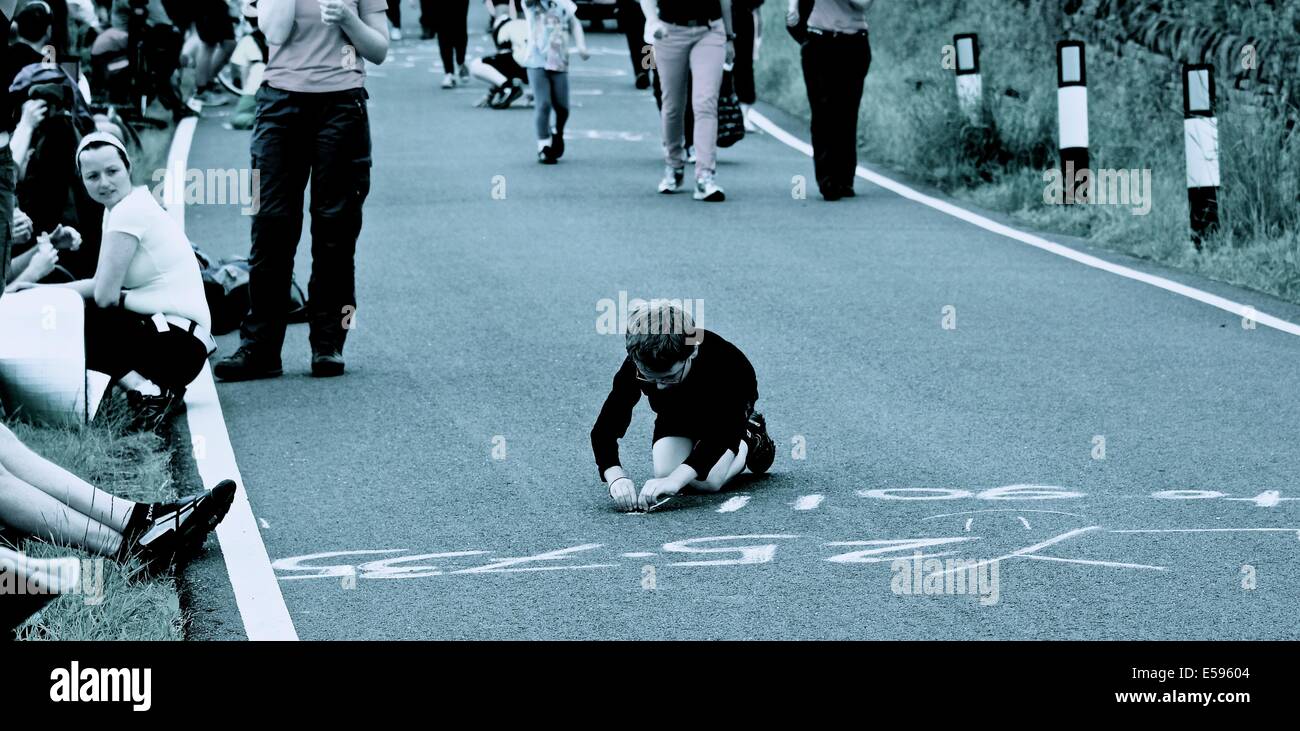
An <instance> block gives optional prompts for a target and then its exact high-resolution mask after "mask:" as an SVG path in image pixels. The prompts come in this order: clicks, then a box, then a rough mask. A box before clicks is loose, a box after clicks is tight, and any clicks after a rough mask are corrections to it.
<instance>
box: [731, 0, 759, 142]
mask: <svg viewBox="0 0 1300 731" xmlns="http://www.w3.org/2000/svg"><path fill="white" fill-rule="evenodd" d="M762 6H763V0H731V27H732V28H734V29H735V31H736V63H735V65H734V67H733V68H732V71H731V78H732V81H733V82H734V83H735V85H736V96H737V97H739V99H740V108H741V110H743V111H744V114H745V131H746V132H755V131H757V128H756V127H755V126H754V124H753V122H750V121H749V110H750V108H752V107H753V106H754V102H756V101H758V92H757V90H756V89H755V87H754V64H756V63H758V51H759V48H760V47H761V46H762V43H763V13H762V11H761V10H760V8H761V7H762Z"/></svg>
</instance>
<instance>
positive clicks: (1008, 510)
mask: <svg viewBox="0 0 1300 731" xmlns="http://www.w3.org/2000/svg"><path fill="white" fill-rule="evenodd" d="M975 513H1055V514H1056V515H1069V516H1071V517H1074V518H1082V517H1083V516H1082V515H1079V514H1078V513H1066V512H1064V511H1061V510H1018V509H1016V508H991V509H989V510H962V511H959V512H956V513H941V514H939V515H931V516H930V517H928V518H922V519H921V520H934V519H935V518H951V517H953V516H954V515H973V514H975Z"/></svg>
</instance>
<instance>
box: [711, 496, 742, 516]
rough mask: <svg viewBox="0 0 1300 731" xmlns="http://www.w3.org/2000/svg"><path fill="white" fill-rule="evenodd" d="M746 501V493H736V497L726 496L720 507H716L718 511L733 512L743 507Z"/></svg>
mask: <svg viewBox="0 0 1300 731" xmlns="http://www.w3.org/2000/svg"><path fill="white" fill-rule="evenodd" d="M748 502H749V496H748V495H737V496H736V497H733V498H728V499H727V502H725V503H723V504H722V507H720V508H718V512H719V513H734V512H736V511H737V510H740V509H741V508H743V507H745V505H746V504H747V503H748Z"/></svg>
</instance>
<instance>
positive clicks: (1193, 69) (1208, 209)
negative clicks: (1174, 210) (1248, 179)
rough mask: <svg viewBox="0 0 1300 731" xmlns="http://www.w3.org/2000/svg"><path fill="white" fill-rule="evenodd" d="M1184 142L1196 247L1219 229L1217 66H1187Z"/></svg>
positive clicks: (1199, 246) (1185, 72) (1185, 69)
mask: <svg viewBox="0 0 1300 731" xmlns="http://www.w3.org/2000/svg"><path fill="white" fill-rule="evenodd" d="M1183 140H1184V142H1185V144H1186V148H1187V203H1188V207H1189V209H1190V213H1191V226H1192V243H1193V244H1195V245H1196V248H1197V250H1198V251H1199V250H1200V248H1201V238H1202V236H1204V235H1205V234H1206V233H1209V232H1210V231H1213V230H1214V229H1217V228H1218V227H1219V121H1218V119H1216V118H1215V116H1214V66H1213V65H1210V64H1184V65H1183Z"/></svg>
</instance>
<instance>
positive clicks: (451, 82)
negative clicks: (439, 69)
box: [442, 74, 456, 89]
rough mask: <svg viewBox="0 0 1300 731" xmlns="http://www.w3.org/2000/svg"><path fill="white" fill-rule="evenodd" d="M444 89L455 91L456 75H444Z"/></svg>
mask: <svg viewBox="0 0 1300 731" xmlns="http://www.w3.org/2000/svg"><path fill="white" fill-rule="evenodd" d="M442 88H444V89H455V88H456V74H443V75H442Z"/></svg>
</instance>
